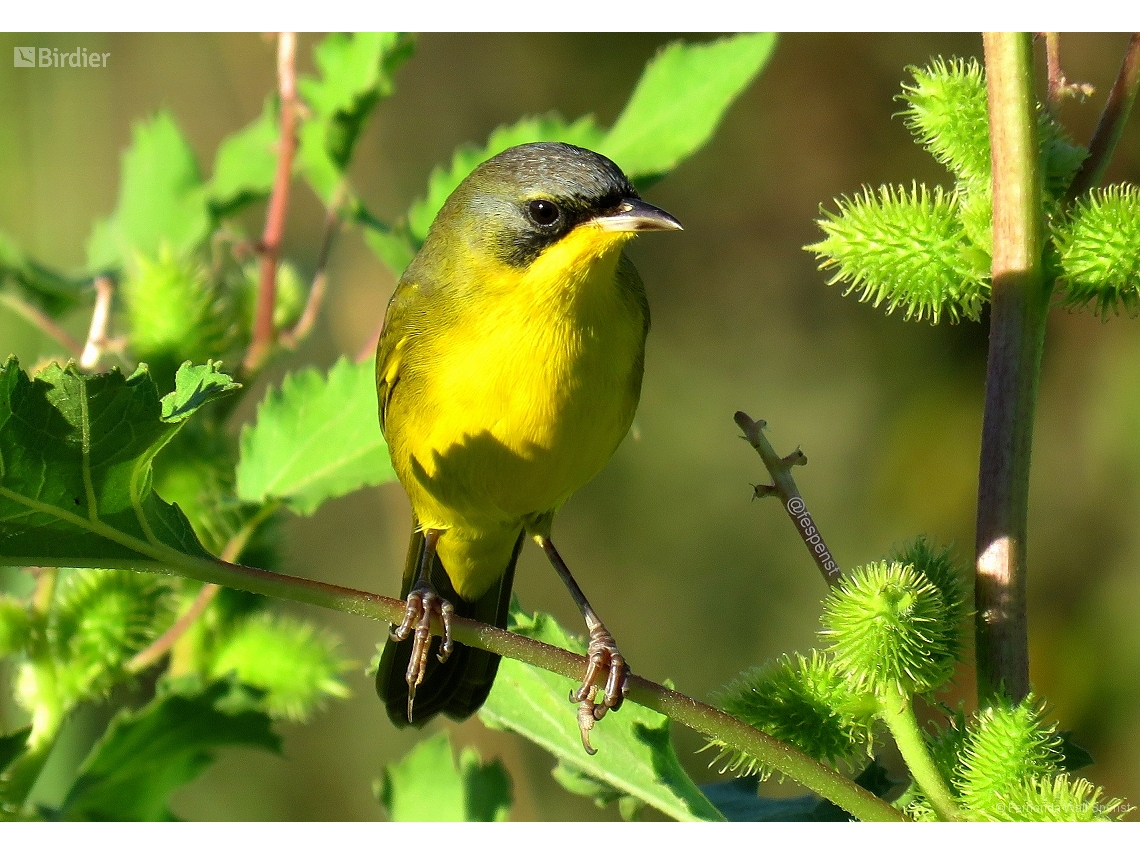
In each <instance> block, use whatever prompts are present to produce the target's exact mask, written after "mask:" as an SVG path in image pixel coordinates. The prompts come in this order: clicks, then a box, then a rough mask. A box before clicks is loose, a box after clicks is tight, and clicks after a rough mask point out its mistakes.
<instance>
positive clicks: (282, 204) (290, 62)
mask: <svg viewBox="0 0 1140 855" xmlns="http://www.w3.org/2000/svg"><path fill="white" fill-rule="evenodd" d="M296 52H297V34H296V33H281V34H280V35H279V36H278V38H277V88H278V92H279V93H280V96H281V134H280V139H279V142H278V149H277V172H276V174H275V176H274V179H273V190H272V192H271V193H270V195H269V209H268V211H267V212H266V215H265V231H264V232H263V233H262V237H261V245H260V247H259V249H260V251H261V277H260V279H259V280H258V286H257V309H256V312H255V315H254V320H253V337H252V339H251V341H250V345H249V350H248V351H246V355H245V362H244V365H245V368H246V370H248V371H256V370H257V369H258V368H259V367H260V366H261V363H262V362H264V360H265V358H266V356H268V354H269V350H270V348H271V347H272V346H273V343H274V342H275V341H276V338H277V331H276V330H275V329H274V326H273V310H274V308H275V307H276V305H277V260H278V258H279V257H280V255H281V238H282V235H283V234H284V232H285V215H286V213H287V212H288V210H289V185H290V184H291V183H292V178H293V156H294V154H295V153H296V151H297V75H296Z"/></svg>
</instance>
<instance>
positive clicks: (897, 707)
mask: <svg viewBox="0 0 1140 855" xmlns="http://www.w3.org/2000/svg"><path fill="white" fill-rule="evenodd" d="M879 717H880V718H881V719H882V720H883V722H884V723H885V724H886V725H887V727H888V728H889V729H890V731H891V736H893V737H894V738H895V744H896V745H897V746H898V747H899V753H900V754H902V756H903V760H905V761H906V765H907V768H908V769H910V773H911V775H913V776H914V780H915V783H917V784H918V786H919V787H920V788H921V789H922V792H923V793H925V794H926V798H927V799H929V800H930V804H931V807H933V808H934V812H935V813H936V814H938V818H939V819H941V820H942V821H943V822H961V821H962V820H963V819H964V817H963V815H962V812H961V810H960V809H959V808H958V805H957V804H955V802H954V797H953V795H951V793H950V787H949V786H948V785H947V783H946V779H945V778H943V777H942V773H941V772H939V771H938V767H937V766H935V765H934V760H933V758H932V757H931V756H930V751H929V749H928V748H927V747H926V739H925V737H924V736H923V735H922V728H920V727H919V726H918V719H917V718H915V715H914V704H913V703H912V702H911V699H910V698H909V697H908V696H907V695H905V694H904V693H902V692H899V693H898V695H897V696H896V697H891V698H886V699H883V700H880V701H879Z"/></svg>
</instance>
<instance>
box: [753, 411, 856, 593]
mask: <svg viewBox="0 0 1140 855" xmlns="http://www.w3.org/2000/svg"><path fill="white" fill-rule="evenodd" d="M733 418H734V419H735V421H736V424H737V426H738V427H739V428H740V429H741V430H742V431H744V438H745V439H746V440H748V444H749V445H751V446H752V447H753V448H754V449H756V451H757V453H758V454H759V455H760V459H761V460H762V461H764V468H765V469H767V470H768V474H770V475H771V476H772V483H771V484H760V485H758V486H755V485H754V486H753V491H754V492H753V498H761V497H763V496H779V497H780V504H781V505H783V506H784V510H785V511H787V513H788V517H789V518H790V519H791V520H792V524H793V525H794V526H795V527H796V531H797V532H799V535H800V538H801V539H802V540H803V542H804V546H806V547H807V548H808V552H810V553H811V557H812V560H813V561H815V563H816V566H817V567H819V572H820V573H822V574H823V578H824V580H825V581H826V582H827V584H828V585H832V586H834V585H838V584H839V580H840V578H841V577H842V575H843V571H842V570H841V569H840V567H839V565H838V564H837V563H836V562H835V559H833V558H832V557H831V550H830V549H828V548H827V544H826V543H824V541H823V535H822V534H820V533H819V528H818V527H817V526H816V524H815V520H813V519H812V518H811V514H809V513H808V510H807V506H806V505H805V504H804V499H803V496H801V495H800V491H799V488H798V487H797V486H796V481H795V479H794V478H793V477H792V471H791V470H792V467H793V466H806V465H807V456H806V455H805V454H804V453H803V452H802V451H800V450H799V449H798V448H797V449H796V450H795V451H793V452H792V453H791V454H789V455H788V456H787V457H780V456H779V455H778V454H776V450H775V449H774V448H772V444H771V443H770V442H768V438H767V437H766V436H764V427H765V426H766V425H767V422H765V421H764V420H763V419H761V420H760V421H753V420H752V418H751V417H750V416H748V414H746V413H737V414H736V415H735V416H734V417H733Z"/></svg>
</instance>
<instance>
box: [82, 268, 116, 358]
mask: <svg viewBox="0 0 1140 855" xmlns="http://www.w3.org/2000/svg"><path fill="white" fill-rule="evenodd" d="M114 294H115V289H114V287H113V286H112V284H111V279H110V277H108V276H100V277H99V278H98V279H96V280H95V308H94V309H93V310H92V312H91V328H90V329H89V330H88V331H87V344H86V345H84V347H83V354H82V355H81V356H80V357H79V367H80V368H82V369H83V370H84V371H91V370H92V369H94V368H95V366H97V365H98V364H99V359H100V357H102V355H103V347H104V346H105V345H106V344H107V323H108V322H109V321H110V320H111V298H112V297H113V296H114Z"/></svg>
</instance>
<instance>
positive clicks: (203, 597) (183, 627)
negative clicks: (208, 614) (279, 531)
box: [126, 502, 280, 674]
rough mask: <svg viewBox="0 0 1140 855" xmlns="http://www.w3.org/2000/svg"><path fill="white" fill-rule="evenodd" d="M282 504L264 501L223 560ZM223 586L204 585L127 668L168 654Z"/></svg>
mask: <svg viewBox="0 0 1140 855" xmlns="http://www.w3.org/2000/svg"><path fill="white" fill-rule="evenodd" d="M279 507H280V504H279V503H277V502H266V503H265V504H264V505H262V506H261V509H260V510H258V512H257V513H256V514H254V515H253V516H251V517H250V518H249V519H248V520H246V521H245V524H244V525H242V527H241V528H240V529H239V530H238V531H237V533H236V534H234V536H233V537H231V538H230V539H229V541H228V542H227V543H226V545H225V547H224V548H223V549H222V552H221V560H222V561H227V562H231V563H232V562H235V561H237V560H238V558H240V557H241V554H242V552H243V551H244V550H245V547H246V544H248V543H249V539H250V538H251V537H253V534H254V532H256V531H257V529H258V528H259V527H260V526H261V524H262V523H263V522H265V520H267V519H269V517H271V516H272V515H273V514H274V513H276V511H277V509H278V508H279ZM220 590H221V587H220V586H219V585H215V584H213V583H210V582H207V583H206V584H205V585H203V586H202V590H200V591H199V592H198V595H197V596H196V597H194V600H193V602H191V603H190V606H189V607H188V608H187V609H186V611H184V612H183V613H182V614H181V615H179V616H178V619H177V620H176V621H174V623H173V624H171V626H170V628H169V629H167V630H166V632H164V633H163V634H162V635H160V636H159V637H158V638H156V639H155V640H154V641H153V642H151V644H150V645H149V646H147V647H145V648H144V649H142V650H140V651H139V652H138V653H137V654H135V656H134V657H132V659H131V660H130V661H129V662H128V663H127V665H126V670H127V672H129V673H131V674H138V673H140V672H142V671H145V670H146V669H147V668H149V667H150V666H151V665H153V664H154V663H156V662H157V661H158V660H159V659H161V658H162V657H163V656H165V655H166V653H167V652H168V651H169V650H170V649H171V648H172V647H174V645H175V644H177V643H178V639H180V638H181V637H182V636H183V635H184V634H185V633H186V631H187V630H188V629H190V627H191V626H193V624H194V621H196V620H197V619H198V618H200V617H201V616H202V614H203V612H205V611H206V609H207V608H208V607H209V605H210V603H212V602H213V601H214V597H216V596H217V595H218V591H220Z"/></svg>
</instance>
